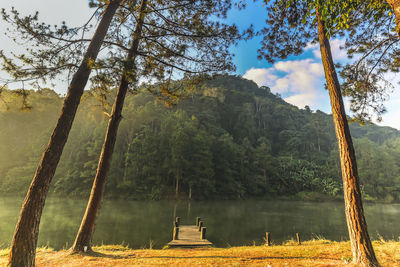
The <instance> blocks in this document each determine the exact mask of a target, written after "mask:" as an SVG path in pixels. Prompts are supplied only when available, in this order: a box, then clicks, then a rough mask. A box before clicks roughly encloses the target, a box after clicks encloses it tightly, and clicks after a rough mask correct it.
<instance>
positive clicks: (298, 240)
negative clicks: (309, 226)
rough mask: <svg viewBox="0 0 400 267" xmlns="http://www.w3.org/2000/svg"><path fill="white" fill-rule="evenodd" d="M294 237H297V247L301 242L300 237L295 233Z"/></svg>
mask: <svg viewBox="0 0 400 267" xmlns="http://www.w3.org/2000/svg"><path fill="white" fill-rule="evenodd" d="M296 237H297V243H298V244H299V245H301V240H300V235H299V233H296Z"/></svg>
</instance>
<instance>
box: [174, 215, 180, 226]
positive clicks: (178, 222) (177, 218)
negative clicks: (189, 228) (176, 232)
mask: <svg viewBox="0 0 400 267" xmlns="http://www.w3.org/2000/svg"><path fill="white" fill-rule="evenodd" d="M180 224H181V217H176V218H175V226H176V227H179V225H180Z"/></svg>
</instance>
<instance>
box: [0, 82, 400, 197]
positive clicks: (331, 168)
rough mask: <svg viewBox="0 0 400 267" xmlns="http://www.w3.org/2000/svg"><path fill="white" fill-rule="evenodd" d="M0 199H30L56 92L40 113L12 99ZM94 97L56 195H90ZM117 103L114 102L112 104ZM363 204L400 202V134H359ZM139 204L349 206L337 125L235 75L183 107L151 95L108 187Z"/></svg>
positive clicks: (137, 101)
mask: <svg viewBox="0 0 400 267" xmlns="http://www.w3.org/2000/svg"><path fill="white" fill-rule="evenodd" d="M3 98H5V99H6V100H7V101H8V102H9V103H10V104H9V105H8V106H9V107H11V108H9V109H8V110H6V108H5V106H4V105H3V110H2V111H1V112H0V125H1V128H0V191H1V192H3V193H15V192H17V193H21V194H24V193H25V192H26V189H27V187H28V185H29V183H30V180H31V178H32V176H33V173H34V171H35V168H36V165H37V163H38V160H39V158H40V154H41V152H42V150H43V148H44V146H45V144H46V142H47V141H48V137H49V135H50V133H51V129H52V127H53V126H54V124H55V121H56V119H57V116H58V113H59V110H60V108H61V103H62V97H60V96H58V95H56V94H55V93H54V92H52V91H50V90H41V91H31V94H30V96H29V98H28V101H29V103H30V104H31V105H32V107H33V108H32V110H31V111H20V110H19V109H18V106H19V101H20V100H19V99H17V98H16V99H14V98H13V96H12V94H11V93H10V92H9V91H4V92H3ZM99 99H100V96H99V95H97V94H96V93H95V92H86V93H85V96H84V99H83V100H82V103H81V106H80V108H79V111H78V115H77V118H76V120H75V122H74V126H73V129H72V131H71V134H70V137H69V141H68V143H67V145H66V148H65V150H64V153H63V157H62V159H61V162H60V164H59V167H58V170H57V172H56V175H55V177H54V180H53V184H52V186H51V188H50V191H51V192H53V193H55V194H62V195H74V196H87V195H88V194H89V191H90V187H91V183H92V180H93V177H94V174H95V170H96V167H97V159H98V156H99V152H100V149H101V145H102V142H103V137H104V133H105V126H106V123H107V121H106V118H107V115H106V113H105V112H103V106H102V105H101V104H100V102H99ZM109 101H112V97H111V96H109ZM351 132H352V135H353V141H354V143H355V148H356V153H357V160H358V166H359V173H360V179H361V183H362V190H363V191H364V197H365V198H367V199H379V200H385V201H397V200H400V169H399V163H398V160H397V159H398V158H399V155H400V132H399V131H397V130H396V129H393V128H390V127H379V126H376V125H372V124H371V125H364V126H360V125H358V124H356V123H354V124H352V125H351ZM106 194H107V196H108V197H121V198H132V199H163V198H172V197H175V195H176V194H177V195H178V196H179V197H180V198H189V197H191V198H193V199H212V198H219V199H221V198H222V199H241V198H251V197H257V198H272V197H276V196H288V197H299V198H303V199H312V198H316V197H318V198H320V197H329V198H340V197H341V176H340V163H339V159H338V152H337V145H336V139H335V134H334V131H333V124H332V118H331V117H330V116H329V115H327V114H325V113H323V112H321V111H312V110H310V109H309V108H307V107H306V108H305V109H299V108H297V107H295V106H293V105H290V104H288V103H286V102H285V101H284V100H282V99H281V98H280V97H279V96H277V95H274V94H272V93H271V92H270V90H269V88H267V87H261V88H259V87H258V86H257V85H256V84H255V83H254V82H251V81H248V80H245V79H242V78H240V77H235V76H220V77H217V78H215V79H214V80H212V81H207V82H205V83H203V84H202V85H201V86H198V88H197V90H196V91H195V92H194V93H192V94H190V95H189V96H187V97H185V98H183V99H181V100H180V101H179V104H178V105H177V106H174V107H172V108H167V107H165V106H164V105H163V104H162V103H159V102H157V101H156V100H155V98H154V97H153V96H151V95H149V94H146V93H140V94H137V95H130V96H129V97H128V99H127V101H126V105H125V108H124V119H123V121H122V122H121V125H120V131H119V136H118V141H117V144H116V147H115V153H114V156H113V163H112V167H111V171H110V174H109V176H108V183H107V188H106Z"/></svg>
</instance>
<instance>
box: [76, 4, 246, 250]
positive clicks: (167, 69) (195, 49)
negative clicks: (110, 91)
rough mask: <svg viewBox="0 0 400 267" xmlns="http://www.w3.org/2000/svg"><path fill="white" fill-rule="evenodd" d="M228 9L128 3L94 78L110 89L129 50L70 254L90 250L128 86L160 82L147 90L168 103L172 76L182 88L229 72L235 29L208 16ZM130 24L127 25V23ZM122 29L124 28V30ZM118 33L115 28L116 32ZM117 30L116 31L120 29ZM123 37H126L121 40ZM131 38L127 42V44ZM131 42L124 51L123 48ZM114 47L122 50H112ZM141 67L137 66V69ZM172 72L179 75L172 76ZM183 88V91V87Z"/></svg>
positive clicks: (172, 93) (224, 6)
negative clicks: (194, 80)
mask: <svg viewBox="0 0 400 267" xmlns="http://www.w3.org/2000/svg"><path fill="white" fill-rule="evenodd" d="M230 7H231V3H230V1H210V0H207V1H205V0H204V1H192V0H187V1H150V0H142V1H140V4H139V7H136V5H134V4H132V3H131V2H129V3H128V4H127V5H126V6H125V10H126V11H127V12H128V13H126V14H124V15H125V16H123V17H120V20H121V21H120V23H116V24H115V25H114V28H115V29H116V31H115V32H114V34H111V35H110V36H109V38H111V39H110V41H108V42H107V41H106V43H109V44H111V46H112V47H110V54H111V55H112V56H111V57H109V58H107V59H106V60H104V61H102V62H99V63H98V66H99V69H100V68H101V70H100V71H99V73H98V75H96V76H95V77H94V78H93V81H94V84H98V85H99V87H100V88H104V87H106V86H110V85H113V83H115V82H116V81H115V77H116V75H115V74H117V73H118V70H119V69H118V68H117V67H115V64H118V62H121V60H120V55H121V53H124V52H125V51H128V55H127V58H126V60H125V61H123V62H122V64H121V65H120V67H121V68H120V70H122V76H121V78H120V82H119V87H118V92H117V96H116V98H115V102H114V105H113V109H112V111H111V114H110V120H109V124H108V127H107V132H106V137H105V140H104V144H103V148H102V152H101V154H100V158H99V163H98V167H97V171H96V176H95V179H94V182H93V186H92V191H91V194H90V199H89V202H88V205H87V208H86V212H85V215H84V217H83V220H82V223H81V226H80V229H79V231H78V234H77V237H76V239H75V242H74V245H73V247H72V250H73V251H75V252H78V251H80V252H85V251H91V240H92V238H93V234H94V230H95V225H96V220H97V217H98V214H99V211H100V206H101V201H102V198H103V195H104V190H105V184H106V177H107V173H108V170H109V168H110V163H111V160H112V153H113V149H114V145H115V142H116V138H117V132H118V126H119V122H120V120H121V118H122V109H123V104H124V100H125V96H126V93H127V92H128V89H129V87H131V88H132V87H133V88H134V86H135V84H136V83H135V82H136V81H137V80H138V79H143V78H147V79H150V80H152V81H153V83H154V82H155V81H156V82H161V81H163V80H164V81H165V80H166V81H165V83H164V84H161V85H159V86H150V87H149V91H150V92H152V93H153V94H155V95H156V96H157V97H159V98H161V99H165V100H166V101H167V102H171V101H172V102H173V101H174V100H176V97H177V96H178V93H179V92H178V91H179V90H180V88H181V87H182V85H180V86H179V83H178V84H176V82H173V81H172V78H173V77H172V76H173V75H180V76H184V77H185V79H183V80H181V82H180V83H182V82H183V85H184V86H186V84H185V81H190V80H188V77H189V75H190V74H192V75H193V74H197V75H199V74H209V73H213V72H218V71H226V70H232V69H233V65H232V63H231V60H230V59H231V56H230V53H229V51H228V48H229V46H230V45H231V44H233V43H235V42H236V41H237V40H238V38H239V37H240V35H238V33H237V29H236V27H235V26H228V25H225V24H222V23H219V22H215V21H212V19H211V17H212V16H216V17H219V16H221V17H224V16H226V12H227V10H228V9H229V8H230ZM131 20H132V21H133V22H132V21H131ZM132 23H134V24H135V27H132V28H135V30H134V32H133V33H129V32H128V33H129V34H131V35H132V39H131V40H130V38H129V36H126V34H124V31H126V30H125V27H128V26H130V25H132ZM124 26H125V27H124ZM121 28H122V29H123V30H120V29H121ZM119 30H120V31H119ZM124 36H125V38H123V37H124ZM129 40H130V41H129ZM129 42H130V43H131V45H130V47H129V48H126V47H125V45H126V44H128V43H129ZM115 48H120V49H121V48H122V51H121V50H115ZM140 67H142V68H140ZM174 70H177V71H178V73H175V72H174ZM185 89H186V88H185ZM176 170H177V171H178V173H177V174H176V177H177V180H176V192H177V193H178V190H179V179H180V178H181V176H182V173H181V172H180V170H181V169H180V168H176Z"/></svg>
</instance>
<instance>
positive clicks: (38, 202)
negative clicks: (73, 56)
mask: <svg viewBox="0 0 400 267" xmlns="http://www.w3.org/2000/svg"><path fill="white" fill-rule="evenodd" d="M120 2H121V0H114V1H111V2H110V4H109V5H108V6H107V8H106V10H105V12H104V14H103V17H102V19H101V21H100V23H99V26H98V27H97V29H96V32H95V34H94V36H93V38H92V40H91V42H90V45H89V47H88V48H87V51H86V53H85V56H84V58H83V60H82V63H81V65H80V66H79V69H78V70H77V72H76V73H75V74H74V76H73V78H72V81H71V84H70V86H69V88H68V94H67V96H66V98H65V100H64V104H63V107H62V110H61V114H60V117H59V118H58V121H57V124H56V126H55V128H54V130H53V133H52V135H51V137H50V140H49V143H48V144H47V147H46V149H45V150H44V152H43V154H42V158H41V160H40V162H39V165H38V168H37V170H36V173H35V175H34V177H33V179H32V182H31V185H30V187H29V189H28V193H27V195H26V197H25V200H24V203H23V205H22V209H21V213H20V216H19V219H18V222H17V225H16V228H15V232H14V236H13V240H12V243H11V250H10V254H9V261H8V266H12V267H22V266H23V267H27V266H35V254H36V245H37V240H38V234H39V224H40V218H41V215H42V211H43V207H44V204H45V200H46V196H47V192H48V189H49V185H50V182H51V180H52V178H53V176H54V172H55V171H56V168H57V164H58V162H59V160H60V157H61V154H62V151H63V148H64V145H65V143H66V142H67V139H68V134H69V131H70V129H71V126H72V122H73V120H74V117H75V114H76V110H77V108H78V105H79V102H80V99H81V96H82V94H83V89H84V88H85V86H86V83H87V80H88V79H89V75H90V72H91V68H90V66H89V64H88V63H89V62H90V61H93V60H96V57H97V54H98V52H99V50H100V47H101V44H102V43H103V41H104V37H105V35H106V33H107V30H108V27H109V25H110V23H111V21H112V18H113V16H114V14H115V12H116V10H117V8H118V6H119V4H120Z"/></svg>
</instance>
